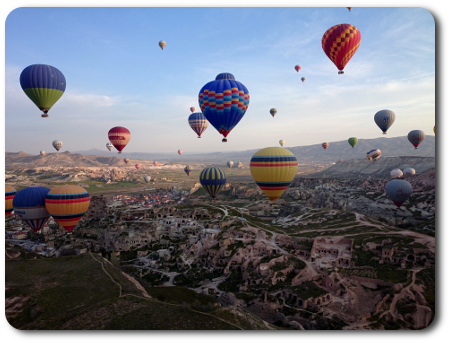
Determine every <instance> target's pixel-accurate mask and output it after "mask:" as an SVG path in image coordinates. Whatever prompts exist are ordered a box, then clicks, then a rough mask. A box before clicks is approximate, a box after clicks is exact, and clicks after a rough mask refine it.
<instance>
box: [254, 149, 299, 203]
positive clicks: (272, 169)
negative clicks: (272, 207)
mask: <svg viewBox="0 0 450 343" xmlns="http://www.w3.org/2000/svg"><path fill="white" fill-rule="evenodd" d="M297 165H298V163H297V159H296V158H295V156H294V154H293V153H292V152H290V151H289V150H287V149H285V148H278V147H273V148H264V149H261V150H259V151H257V152H256V153H255V154H254V155H253V157H252V159H251V161H250V173H251V174H252V177H253V180H255V182H256V184H257V185H258V186H259V188H261V190H262V191H263V192H264V193H265V194H266V195H267V197H268V198H269V200H270V201H271V202H273V201H274V200H276V199H278V198H279V197H280V196H281V195H282V194H283V192H284V191H285V190H286V189H287V188H288V187H289V185H290V184H291V182H292V179H293V178H294V176H295V174H296V173H297Z"/></svg>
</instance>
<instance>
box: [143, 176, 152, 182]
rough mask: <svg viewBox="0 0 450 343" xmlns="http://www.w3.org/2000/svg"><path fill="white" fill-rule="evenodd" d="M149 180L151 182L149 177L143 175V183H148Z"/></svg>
mask: <svg viewBox="0 0 450 343" xmlns="http://www.w3.org/2000/svg"><path fill="white" fill-rule="evenodd" d="M150 180H151V177H150V176H148V175H145V176H144V181H145V182H147V183H149V182H150Z"/></svg>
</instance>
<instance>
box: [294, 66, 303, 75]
mask: <svg viewBox="0 0 450 343" xmlns="http://www.w3.org/2000/svg"><path fill="white" fill-rule="evenodd" d="M294 69H295V70H296V71H297V73H298V72H299V70H300V69H302V66H301V65H299V64H297V65H296V66H295V67H294Z"/></svg>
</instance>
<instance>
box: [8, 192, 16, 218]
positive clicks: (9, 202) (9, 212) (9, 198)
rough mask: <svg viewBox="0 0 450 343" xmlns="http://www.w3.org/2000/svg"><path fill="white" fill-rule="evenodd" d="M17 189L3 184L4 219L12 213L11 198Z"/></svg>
mask: <svg viewBox="0 0 450 343" xmlns="http://www.w3.org/2000/svg"><path fill="white" fill-rule="evenodd" d="M16 193H17V191H16V190H15V189H14V188H13V187H11V186H5V219H6V218H8V216H9V215H10V214H11V213H12V211H13V210H14V209H13V199H14V196H15V195H16Z"/></svg>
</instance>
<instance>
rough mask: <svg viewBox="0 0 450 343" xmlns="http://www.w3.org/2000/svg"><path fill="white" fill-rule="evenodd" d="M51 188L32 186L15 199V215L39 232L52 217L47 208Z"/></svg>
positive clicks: (19, 192) (18, 194)
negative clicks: (46, 199)
mask: <svg viewBox="0 0 450 343" xmlns="http://www.w3.org/2000/svg"><path fill="white" fill-rule="evenodd" d="M48 192H50V188H47V187H42V186H31V187H27V188H24V189H22V190H21V191H18V192H17V194H16V196H15V197H14V199H13V208H14V213H15V214H16V216H17V217H19V218H20V219H21V220H23V221H24V222H25V223H27V224H28V225H29V226H30V227H31V228H32V229H33V231H34V232H38V231H39V230H40V229H41V228H42V227H43V226H44V224H45V223H46V222H47V219H48V218H49V217H50V214H49V212H48V211H47V209H46V208H45V197H46V196H47V193H48Z"/></svg>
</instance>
